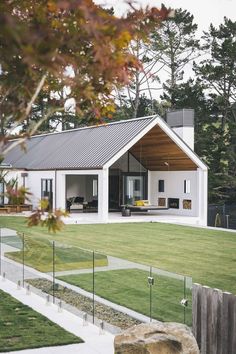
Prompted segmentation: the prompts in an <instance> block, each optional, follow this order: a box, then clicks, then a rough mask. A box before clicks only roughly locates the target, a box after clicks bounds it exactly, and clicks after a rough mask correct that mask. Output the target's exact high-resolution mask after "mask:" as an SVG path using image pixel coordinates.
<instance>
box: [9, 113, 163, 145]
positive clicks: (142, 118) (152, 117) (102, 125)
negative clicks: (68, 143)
mask: <svg viewBox="0 0 236 354" xmlns="http://www.w3.org/2000/svg"><path fill="white" fill-rule="evenodd" d="M156 117H160V116H159V115H158V114H155V115H151V116H145V117H138V118H130V119H123V120H118V121H114V122H110V123H101V124H97V125H95V124H94V125H91V126H85V127H81V128H74V129H68V130H63V131H60V132H52V133H42V134H38V135H33V136H31V137H30V139H33V138H38V137H40V136H48V135H56V134H65V133H70V132H74V131H80V130H85V129H92V128H100V127H104V126H107V125H109V126H110V125H116V124H121V123H129V122H134V121H139V120H146V119H150V120H151V119H154V118H156ZM18 139H20V138H15V139H11V141H13V140H18Z"/></svg>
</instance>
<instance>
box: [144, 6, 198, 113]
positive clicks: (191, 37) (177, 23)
mask: <svg viewBox="0 0 236 354" xmlns="http://www.w3.org/2000/svg"><path fill="white" fill-rule="evenodd" d="M196 31H197V25H196V24H195V23H194V19H193V15H191V14H190V13H189V12H188V11H187V10H182V9H181V8H180V9H177V10H176V11H175V16H174V17H172V18H171V17H170V18H168V19H167V21H165V22H163V23H162V24H161V28H160V30H158V31H155V32H153V33H152V34H151V50H152V51H154V52H156V53H161V55H159V62H160V64H161V65H162V66H163V69H162V70H163V71H164V72H165V75H167V77H168V78H167V80H166V82H165V83H164V85H163V88H164V96H163V99H164V100H165V101H167V102H169V103H170V105H171V106H172V107H173V108H175V94H176V92H177V91H178V84H179V83H181V82H182V80H183V77H184V70H185V68H186V66H187V64H189V63H190V62H192V61H193V60H194V59H195V58H196V57H198V56H199V40H198V39H196Z"/></svg>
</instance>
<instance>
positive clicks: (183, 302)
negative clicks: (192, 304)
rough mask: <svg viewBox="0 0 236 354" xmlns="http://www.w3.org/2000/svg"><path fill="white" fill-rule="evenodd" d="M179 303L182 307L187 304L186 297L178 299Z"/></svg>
mask: <svg viewBox="0 0 236 354" xmlns="http://www.w3.org/2000/svg"><path fill="white" fill-rule="evenodd" d="M180 304H181V305H182V306H184V307H187V306H188V299H182V300H181V301H180Z"/></svg>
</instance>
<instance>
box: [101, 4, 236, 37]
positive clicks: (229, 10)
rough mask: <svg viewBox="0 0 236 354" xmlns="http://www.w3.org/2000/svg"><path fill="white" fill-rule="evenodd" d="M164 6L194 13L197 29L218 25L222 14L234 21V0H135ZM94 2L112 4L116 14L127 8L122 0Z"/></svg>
mask: <svg viewBox="0 0 236 354" xmlns="http://www.w3.org/2000/svg"><path fill="white" fill-rule="evenodd" d="M162 2H163V3H164V5H165V6H166V7H171V8H180V7H181V8H182V9H186V10H188V11H189V12H190V13H192V14H193V15H194V18H195V22H196V23H197V24H198V26H199V31H200V32H202V31H203V30H204V31H206V30H208V28H209V25H210V23H213V24H214V25H216V26H218V25H219V24H220V23H222V22H223V18H224V16H226V17H228V18H230V19H232V20H233V21H236V0H162V1H159V0H136V1H135V3H136V4H137V5H136V6H137V7H138V5H139V4H140V5H141V6H142V7H145V6H147V5H148V6H156V7H160V6H161V3H162ZM95 3H97V4H102V5H105V6H108V7H111V6H113V7H114V10H115V14H116V15H122V14H124V13H125V9H127V5H126V4H125V1H123V0H95Z"/></svg>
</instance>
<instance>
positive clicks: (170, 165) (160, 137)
mask: <svg viewBox="0 0 236 354" xmlns="http://www.w3.org/2000/svg"><path fill="white" fill-rule="evenodd" d="M130 152H131V154H133V155H134V156H135V158H136V159H137V160H139V161H140V162H141V163H142V165H143V166H144V167H145V168H147V169H148V170H150V171H194V170H196V169H197V165H196V164H195V163H194V162H193V161H192V160H191V159H190V158H189V157H188V156H187V155H186V154H185V153H184V152H183V151H182V150H181V149H180V148H179V147H178V146H177V145H176V144H175V142H173V141H172V139H171V138H170V137H169V136H168V135H167V134H166V133H165V132H163V130H162V129H161V128H160V127H159V126H157V125H156V126H155V127H154V128H152V129H151V130H150V131H149V132H148V133H147V134H146V135H145V136H144V137H143V138H142V139H141V140H139V141H138V142H137V143H136V144H135V145H134V146H133V147H132V148H131V149H130Z"/></svg>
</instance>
